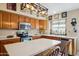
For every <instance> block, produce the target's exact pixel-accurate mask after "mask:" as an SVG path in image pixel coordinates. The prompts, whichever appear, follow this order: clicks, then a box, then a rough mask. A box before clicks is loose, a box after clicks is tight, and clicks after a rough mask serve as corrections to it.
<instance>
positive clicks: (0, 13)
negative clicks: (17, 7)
mask: <svg viewBox="0 0 79 59" xmlns="http://www.w3.org/2000/svg"><path fill="white" fill-rule="evenodd" d="M0 29H2V12H1V11H0Z"/></svg>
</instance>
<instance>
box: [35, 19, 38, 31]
mask: <svg viewBox="0 0 79 59" xmlns="http://www.w3.org/2000/svg"><path fill="white" fill-rule="evenodd" d="M35 22H36V24H35V26H36V29H39V20H38V19H36V20H35Z"/></svg>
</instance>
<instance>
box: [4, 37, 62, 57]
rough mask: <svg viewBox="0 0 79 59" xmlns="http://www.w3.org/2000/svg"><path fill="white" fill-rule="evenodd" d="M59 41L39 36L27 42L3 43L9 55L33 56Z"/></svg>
mask: <svg viewBox="0 0 79 59" xmlns="http://www.w3.org/2000/svg"><path fill="white" fill-rule="evenodd" d="M60 43H61V41H57V40H49V39H45V38H41V39H38V40H31V41H29V42H21V43H14V44H8V45H5V49H6V51H7V52H8V54H9V55H10V56H34V55H37V54H39V53H41V52H43V51H45V50H47V49H49V48H53V47H55V46H56V45H58V44H60Z"/></svg>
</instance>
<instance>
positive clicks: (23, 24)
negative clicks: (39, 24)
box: [19, 23, 31, 30]
mask: <svg viewBox="0 0 79 59" xmlns="http://www.w3.org/2000/svg"><path fill="white" fill-rule="evenodd" d="M19 27H20V29H21V30H25V29H31V24H30V23H20V26H19Z"/></svg>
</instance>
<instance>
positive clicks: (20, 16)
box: [18, 15, 25, 23]
mask: <svg viewBox="0 0 79 59" xmlns="http://www.w3.org/2000/svg"><path fill="white" fill-rule="evenodd" d="M18 21H19V23H20V22H25V16H22V15H19V20H18Z"/></svg>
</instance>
